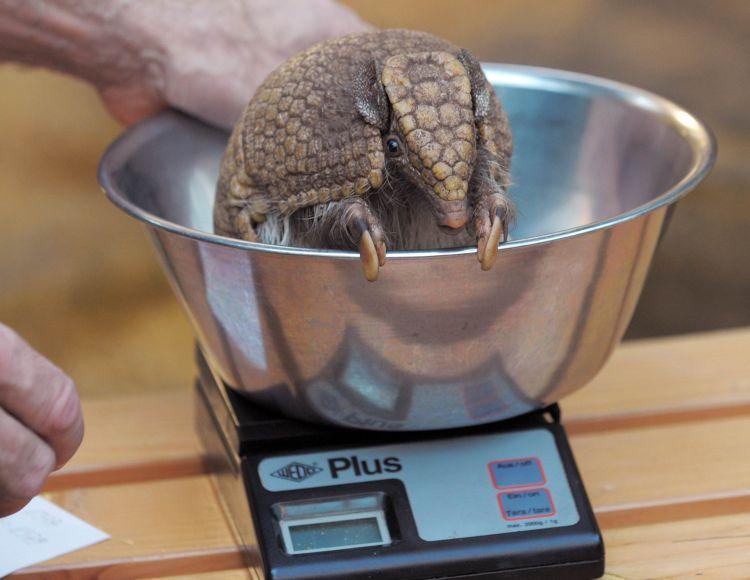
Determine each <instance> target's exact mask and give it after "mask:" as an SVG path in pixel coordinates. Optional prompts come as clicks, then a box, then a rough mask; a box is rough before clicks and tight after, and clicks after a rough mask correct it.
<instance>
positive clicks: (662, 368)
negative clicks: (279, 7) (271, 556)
mask: <svg viewBox="0 0 750 580" xmlns="http://www.w3.org/2000/svg"><path fill="white" fill-rule="evenodd" d="M696 352H708V353H711V356H710V357H703V358H696V357H695V356H694V355H695V353H696ZM748 352H750V328H748V329H739V330H733V331H724V332H714V333H705V334H699V335H691V336H685V337H679V338H670V339H651V340H639V341H633V342H631V343H629V344H627V345H625V346H623V347H621V348H620V349H618V350H617V351H616V352H615V353H614V355H613V357H612V360H611V361H610V363H609V364H608V365H607V366H606V367H605V369H604V370H603V371H602V373H601V374H600V375H599V376H598V377H597V378H596V379H595V380H594V381H593V382H592V383H591V384H590V385H589V386H588V387H587V388H586V389H583V390H581V391H580V392H578V393H576V394H575V395H573V396H572V397H570V398H569V399H567V400H565V401H564V402H563V405H562V406H563V418H564V421H565V423H566V427H567V429H568V431H569V433H570V435H571V437H570V440H571V444H572V446H573V450H574V453H575V456H576V459H577V462H578V466H579V469H580V471H581V474H582V476H583V480H584V482H585V484H586V488H587V490H588V493H589V497H590V499H591V501H592V504H593V506H594V510H595V511H596V513H597V518H598V520H599V523H600V526H601V527H602V530H603V533H604V537H605V545H606V549H607V575H608V576H607V577H608V578H657V577H658V578H679V577H684V576H690V575H702V576H708V577H721V578H743V577H748V575H750V463H749V462H748V461H747V460H746V458H747V451H746V447H747V445H746V441H747V439H748V437H750V406H748V405H747V401H748V398H749V397H750V393H749V392H748V388H749V385H748V380H750V357H748V356H747V353H748ZM659 361H661V364H659ZM657 387H658V388H657ZM683 389H684V391H683ZM683 394H684V395H686V398H687V401H688V403H687V405H688V407H689V408H690V409H691V412H692V414H691V415H689V416H684V415H680V414H679V412H678V413H677V414H678V418H677V419H675V418H674V417H673V416H672V415H670V413H672V412H673V411H672V407H674V406H675V405H672V404H671V403H675V402H677V404H676V408H678V409H679V407H680V404H679V401H680V399H681V397H682V395H683ZM607 401H609V405H608V404H607ZM730 404H735V405H736V406H737V407H738V408H739V409H740V411H739V412H737V413H716V412H715V410H716V409H724V408H725V407H727V406H728V405H730ZM155 409H159V410H161V417H158V415H159V412H158V411H156V410H155ZM85 410H86V415H87V419H88V418H89V417H90V418H91V419H90V420H89V423H88V430H87V434H86V439H85V441H84V444H83V447H82V449H81V451H80V453H79V454H78V455H77V456H76V457H75V458H74V460H73V461H72V462H71V463H70V465H68V466H66V467H65V468H64V469H63V470H62V471H61V472H59V473H57V474H55V476H54V477H53V478H52V479H51V481H50V484H49V486H48V489H47V491H46V496H47V497H49V498H50V499H51V500H53V501H54V502H55V503H57V504H58V505H60V506H62V507H64V508H65V509H68V510H70V511H71V512H73V513H75V514H76V515H79V516H80V517H82V518H83V519H85V520H86V521H89V522H91V523H92V524H94V525H96V526H98V527H100V528H102V529H103V530H106V531H107V532H109V533H110V534H111V535H112V540H110V541H108V542H104V543H102V544H98V545H96V546H92V547H90V548H86V549H84V550H81V551H78V552H74V553H71V554H67V555H65V556H62V557H60V558H56V559H54V560H51V561H49V562H46V563H44V564H42V565H39V566H35V567H33V568H30V569H28V570H26V571H23V572H21V573H19V574H18V576H19V577H34V578H56V577H66V578H94V577H113V578H136V577H147V576H170V575H175V576H178V575H180V574H182V575H184V574H188V573H201V574H199V575H198V576H197V577H198V578H201V577H207V578H210V577H212V576H211V575H210V574H209V575H208V576H203V573H206V574H208V573H215V574H216V576H215V577H224V576H221V574H224V573H225V572H227V573H228V571H231V573H232V574H235V573H237V575H236V576H227V577H232V578H234V577H237V578H249V577H254V576H249V575H248V574H250V573H249V572H247V571H242V570H241V568H242V565H243V561H244V560H243V555H242V552H241V550H240V549H239V548H238V547H237V544H236V542H235V540H234V537H233V535H232V532H231V528H230V526H229V524H228V522H227V519H226V517H225V514H224V513H223V512H222V509H221V507H220V504H219V502H218V499H217V496H216V493H215V490H214V488H213V486H212V485H211V482H210V476H209V474H207V473H206V472H205V471H204V468H203V464H202V462H201V454H202V452H201V449H200V446H199V444H198V442H197V439H196V437H195V435H194V433H193V428H192V398H191V394H190V393H187V392H167V393H162V394H153V395H150V396H147V397H140V396H139V397H136V396H120V397H112V398H110V399H92V400H90V401H89V400H87V401H85ZM639 416H646V417H649V420H648V421H640V420H638V419H637V418H638V417H639ZM623 417H627V418H628V420H623ZM160 418H161V419H163V420H159V419H160ZM611 422H614V423H615V428H610V423H611ZM582 426H584V428H581V427H582ZM175 465H178V466H182V468H181V470H180V469H178V470H175ZM133 466H135V467H133ZM102 473H103V474H108V475H105V476H102V475H101V474H102ZM118 478H122V479H118ZM253 573H255V572H253Z"/></svg>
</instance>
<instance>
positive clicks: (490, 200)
mask: <svg viewBox="0 0 750 580" xmlns="http://www.w3.org/2000/svg"><path fill="white" fill-rule="evenodd" d="M512 149H513V141H512V137H511V131H510V126H509V123H508V119H507V116H506V114H505V112H504V110H503V108H502V105H501V103H500V101H499V99H498V97H497V95H496V94H495V92H494V91H493V90H492V87H491V85H490V84H489V82H488V81H487V78H486V77H485V75H484V73H483V72H482V70H481V68H480V65H479V62H478V61H477V60H476V58H475V57H474V56H472V55H471V54H470V53H469V52H468V51H466V50H464V49H459V48H458V47H456V46H454V45H453V44H451V43H450V42H448V41H446V40H444V39H441V38H438V37H436V36H433V35H431V34H427V33H423V32H416V31H410V30H382V31H377V32H366V33H360V34H352V35H349V36H344V37H341V38H335V39H331V40H327V41H325V42H322V43H320V44H318V45H316V46H313V47H312V48H310V49H308V50H307V51H305V52H302V53H300V54H298V55H296V56H294V57H292V58H291V59H289V60H288V61H287V62H285V63H284V64H282V65H281V66H280V67H279V68H277V69H276V70H275V71H274V72H272V73H271V74H270V75H269V76H268V77H267V78H266V80H265V81H264V82H263V84H262V85H261V86H260V87H259V88H258V90H257V91H256V93H255V95H254V96H253V97H252V99H251V100H250V102H249V104H248V105H247V108H246V109H245V111H244V113H243V114H242V116H241V118H240V119H239V121H238V122H237V124H236V126H235V128H234V131H233V132H232V135H231V137H230V139H229V142H228V145H227V148H226V152H225V154H224V157H223V159H222V165H221V170H220V176H219V181H218V185H217V190H216V202H215V206H214V207H215V209H214V226H215V231H216V233H218V234H221V235H225V236H230V237H235V238H240V239H244V240H248V241H256V242H263V243H268V244H280V245H288V246H298V247H310V248H334V249H355V250H356V249H358V250H359V254H360V258H361V260H362V267H363V271H364V275H365V277H366V278H367V279H368V280H371V281H372V280H375V279H377V277H378V273H379V269H380V268H381V267H382V266H383V265H384V263H385V257H386V249H387V248H389V249H393V250H409V249H411V250H414V249H442V248H449V247H461V246H471V245H473V244H476V246H477V257H478V260H479V262H480V264H481V267H482V269H484V270H488V269H490V268H491V267H492V265H493V263H494V261H495V258H496V256H497V252H498V245H499V243H500V240H501V234H502V239H503V241H504V240H507V238H508V225H509V223H510V222H511V221H512V219H513V213H514V210H513V207H514V206H513V203H512V201H511V200H510V198H509V197H508V195H507V188H508V186H509V181H510V178H509V171H510V159H511V154H512Z"/></svg>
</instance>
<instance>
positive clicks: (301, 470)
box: [271, 461, 323, 483]
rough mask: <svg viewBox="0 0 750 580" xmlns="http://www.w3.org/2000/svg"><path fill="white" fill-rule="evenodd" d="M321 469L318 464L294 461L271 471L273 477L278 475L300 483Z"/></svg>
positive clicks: (280, 477)
mask: <svg viewBox="0 0 750 580" xmlns="http://www.w3.org/2000/svg"><path fill="white" fill-rule="evenodd" d="M321 471H323V468H322V467H318V466H317V465H307V464H306V463H300V462H298V461H292V462H291V463H288V464H287V465H285V466H284V467H281V468H279V469H277V470H276V471H274V472H273V473H271V475H272V476H273V477H278V478H279V479H286V480H288V481H293V482H295V483H299V482H300V481H305V480H306V479H307V478H308V477H312V476H313V475H315V474H316V473H320V472H321Z"/></svg>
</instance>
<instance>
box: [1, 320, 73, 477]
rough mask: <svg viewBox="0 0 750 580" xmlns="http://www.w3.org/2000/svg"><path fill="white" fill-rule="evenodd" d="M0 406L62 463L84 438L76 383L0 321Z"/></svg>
mask: <svg viewBox="0 0 750 580" xmlns="http://www.w3.org/2000/svg"><path fill="white" fill-rule="evenodd" d="M0 407H1V408H4V409H5V410H6V411H7V412H8V413H10V414H11V415H13V416H14V417H16V419H18V421H19V422H20V423H22V424H24V425H26V426H27V427H28V428H29V429H30V430H32V431H34V432H35V433H36V434H37V435H38V436H39V437H41V438H42V439H44V440H45V441H47V443H49V445H50V447H52V450H53V451H54V453H55V466H56V467H61V466H62V465H64V464H65V463H66V462H67V461H68V459H70V458H71V457H72V456H73V453H75V451H76V449H78V446H79V445H80V443H81V439H82V438H83V415H82V413H81V406H80V402H79V400H78V394H77V393H76V389H75V384H74V383H73V381H72V380H71V379H70V377H68V376H67V375H66V374H65V373H63V372H62V371H61V370H60V369H58V368H57V367H56V366H55V365H53V364H52V363H51V362H49V361H48V360H47V359H45V358H44V357H43V356H42V355H40V354H39V353H37V352H36V351H35V350H34V349H33V348H31V347H30V346H29V345H28V344H26V342H24V340H23V339H21V337H19V336H18V335H17V334H16V333H15V332H13V331H12V330H11V329H9V328H8V327H6V326H3V325H2V324H0Z"/></svg>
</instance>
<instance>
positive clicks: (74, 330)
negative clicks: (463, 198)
mask: <svg viewBox="0 0 750 580" xmlns="http://www.w3.org/2000/svg"><path fill="white" fill-rule="evenodd" d="M345 3H346V4H347V5H349V6H351V7H352V8H354V9H355V10H357V12H359V13H360V15H361V16H362V17H363V18H365V19H366V20H368V21H370V22H372V23H373V24H375V25H376V26H380V27H405V28H416V29H422V30H426V31H430V32H433V33H436V34H439V35H441V36H444V37H446V38H448V39H450V40H452V41H454V42H456V43H457V44H459V45H461V46H464V47H466V48H468V49H470V50H471V51H473V52H474V53H475V54H476V55H477V56H478V57H479V58H480V59H481V60H485V61H497V62H511V63H521V64H531V65H540V66H548V67H555V68H562V69H568V70H574V71H580V72H585V73H590V74H595V75H600V76H604V77H609V78H612V79H616V80H619V81H623V82H626V83H630V84H634V85H637V86H640V87H643V88H646V89H649V90H651V91H654V92H657V93H660V94H662V95H664V96H666V97H668V98H670V99H672V100H674V101H676V102H678V103H679V104H681V105H683V106H685V107H687V108H688V109H689V110H691V111H692V112H694V113H696V114H697V115H698V116H700V117H702V118H703V119H704V120H705V121H706V122H707V123H708V124H709V125H710V126H711V127H712V128H713V130H714V132H715V133H716V136H717V139H718V142H719V150H720V154H719V159H718V162H717V165H716V167H715V169H714V171H713V173H712V174H711V175H710V177H709V178H708V179H707V180H706V181H705V183H704V184H703V185H701V186H700V188H699V189H698V190H696V191H695V192H693V193H692V194H691V195H689V196H688V197H687V198H686V199H685V200H684V201H683V202H681V204H680V205H679V206H678V208H677V211H676V212H675V215H674V219H673V221H672V224H671V227H670V230H669V231H668V233H667V235H666V237H665V238H664V240H663V243H662V245H661V247H660V248H659V250H658V251H657V255H656V258H655V262H654V265H653V268H652V271H651V274H650V277H649V279H648V282H647V284H646V288H645V290H644V292H643V296H642V298H641V301H640V304H639V307H638V310H637V312H636V315H635V318H634V320H633V323H632V325H631V327H630V330H629V331H628V337H631V338H632V337H646V336H658V335H667V334H676V333H684V332H691V331H699V330H710V329H717V328H725V327H731V326H741V325H748V324H750V195H748V192H747V187H748V184H750V163H748V159H749V158H750V2H747V1H746V0H736V1H731V0H723V1H722V2H711V1H709V0H703V1H699V0H662V1H660V2H631V1H629V0H621V1H617V0H606V1H604V0H599V1H587V0H558V1H547V2H544V3H541V2H538V3H531V2H527V1H526V0H503V1H491V0H474V1H473V2H470V3H461V4H459V3H456V2H455V1H450V0H411V1H405V0H379V1H378V2H369V1H366V0H346V2H345ZM459 7H460V8H459ZM119 131H120V127H119V126H118V125H117V124H116V123H115V122H114V121H113V120H112V119H111V118H110V117H109V116H108V115H107V113H106V111H105V110H104V108H103V107H102V105H101V103H100V102H99V100H98V97H97V95H96V93H95V92H94V91H93V90H92V89H90V88H89V87H88V86H86V85H84V84H82V83H80V82H77V81H74V80H72V79H69V78H66V77H62V76H59V75H55V74H52V73H49V72H46V71H39V70H28V69H26V70H24V69H21V68H18V67H16V66H13V65H0V243H1V244H2V246H1V247H2V249H1V250H0V320H2V321H3V322H4V323H6V324H8V325H10V326H12V327H14V328H16V329H17V330H18V331H19V332H20V333H21V334H22V335H23V336H25V337H26V338H27V340H29V341H30V342H31V343H32V344H33V345H34V346H35V347H36V348H37V349H38V350H40V351H42V352H43V353H45V354H46V355H48V356H49V357H50V358H51V359H52V360H54V361H55V362H56V363H57V364H58V365H60V366H62V367H63V368H65V369H66V370H67V371H68V372H69V373H70V374H71V375H72V376H73V377H74V378H75V379H76V381H77V382H78V385H79V388H80V390H81V391H82V392H83V393H84V394H85V395H86V396H98V395H106V394H108V393H112V392H114V391H120V390H123V389H128V390H130V391H133V390H139V389H142V390H151V389H157V388H184V387H186V386H188V385H190V384H192V379H193V363H192V338H191V336H192V335H191V331H190V329H189V327H188V324H187V321H186V320H185V318H184V316H183V314H182V312H181V310H180V308H179V306H178V304H177V302H176V300H175V299H174V298H173V295H172V293H171V291H170V290H169V288H168V286H167V283H166V281H165V279H164V277H163V276H162V274H161V271H160V270H159V267H158V264H157V262H156V259H155V255H154V254H153V252H152V250H151V248H150V246H149V243H148V240H147V239H146V237H145V235H144V232H143V230H142V229H141V228H140V226H139V225H137V223H136V222H135V221H134V220H131V219H128V218H126V217H125V216H124V215H123V214H122V213H121V212H119V211H117V210H115V209H114V208H113V207H112V206H111V205H110V204H109V202H107V201H106V200H105V198H104V196H103V195H101V193H100V191H99V188H98V185H97V182H96V176H95V174H96V165H97V161H98V158H99V156H100V154H101V153H102V151H103V149H104V147H105V146H106V145H107V144H108V143H109V142H110V141H111V140H112V139H113V138H114V137H115V136H116V135H117V134H118V132H119Z"/></svg>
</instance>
